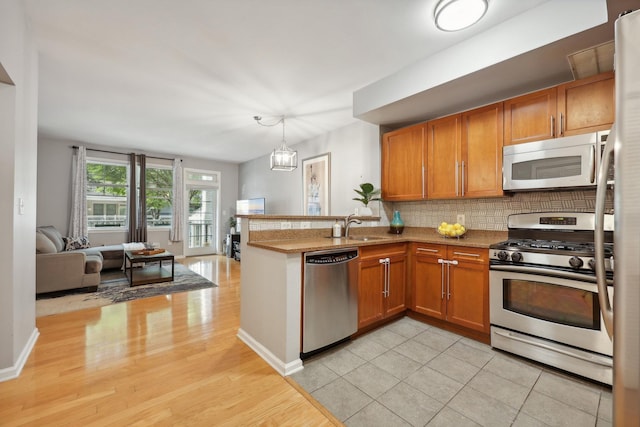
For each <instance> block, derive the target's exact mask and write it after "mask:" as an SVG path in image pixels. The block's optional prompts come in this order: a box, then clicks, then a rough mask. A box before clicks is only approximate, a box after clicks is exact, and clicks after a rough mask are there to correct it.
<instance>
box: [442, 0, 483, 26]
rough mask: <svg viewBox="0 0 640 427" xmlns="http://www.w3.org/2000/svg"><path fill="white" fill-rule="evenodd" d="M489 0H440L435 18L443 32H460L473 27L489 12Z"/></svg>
mask: <svg viewBox="0 0 640 427" xmlns="http://www.w3.org/2000/svg"><path fill="white" fill-rule="evenodd" d="M488 7H489V4H488V2H487V0H440V2H439V3H438V5H437V6H436V10H435V13H434V18H435V21H436V27H438V28H439V29H440V30H442V31H458V30H462V29H465V28H467V27H470V26H472V25H473V24H475V23H476V22H478V21H479V20H480V19H481V18H482V17H483V16H484V14H485V13H486V12H487V8H488Z"/></svg>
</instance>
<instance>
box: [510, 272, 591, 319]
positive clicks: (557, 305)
mask: <svg viewBox="0 0 640 427" xmlns="http://www.w3.org/2000/svg"><path fill="white" fill-rule="evenodd" d="M503 298H504V301H503V307H504V308H505V309H506V310H510V311H514V312H516V313H520V314H523V315H525V316H530V317H535V318H538V319H542V320H547V321H549V322H555V323H560V324H562V325H568V326H577V327H580V328H587V329H594V330H600V305H599V303H598V296H597V295H596V294H595V293H593V292H589V291H584V290H582V289H575V288H569V287H566V286H560V285H551V284H549V283H542V282H535V281H531V280H515V279H505V280H503Z"/></svg>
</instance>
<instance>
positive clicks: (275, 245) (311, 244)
mask: <svg viewBox="0 0 640 427" xmlns="http://www.w3.org/2000/svg"><path fill="white" fill-rule="evenodd" d="M386 230H388V228H384V227H377V228H376V229H374V231H371V229H369V230H367V231H366V233H363V232H361V231H360V230H358V229H357V228H354V229H352V232H351V235H352V236H358V235H366V236H371V237H379V238H378V239H374V240H368V241H362V240H352V239H345V238H344V237H341V238H335V239H334V238H330V237H323V236H315V237H304V238H295V237H292V238H287V239H277V240H276V239H272V240H260V241H249V242H248V243H247V244H248V245H249V246H253V247H257V248H262V249H267V250H272V251H276V252H283V253H297V252H308V251H320V250H326V249H335V248H343V247H354V246H357V247H360V246H373V245H384V244H389V243H432V244H443V245H452V246H468V247H474V248H489V245H491V244H492V243H497V242H501V241H503V240H506V239H507V232H506V231H488V230H468V231H467V233H466V234H465V235H464V236H463V237H462V238H460V239H455V238H453V239H447V238H444V237H442V236H440V235H439V234H438V233H437V232H436V231H435V229H434V228H418V227H409V228H405V230H404V232H403V233H402V234H401V235H394V234H389V233H387V232H386Z"/></svg>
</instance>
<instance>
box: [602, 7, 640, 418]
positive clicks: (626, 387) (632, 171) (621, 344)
mask: <svg viewBox="0 0 640 427" xmlns="http://www.w3.org/2000/svg"><path fill="white" fill-rule="evenodd" d="M615 74H616V77H615V79H616V83H615V84H616V115H615V123H614V126H613V129H612V131H611V133H610V134H609V139H608V141H607V145H606V147H605V150H604V154H603V159H602V161H603V163H605V164H603V168H602V169H601V170H605V171H606V170H608V169H610V165H614V166H613V169H614V172H613V175H614V181H613V182H611V181H609V182H607V181H608V180H607V176H606V174H605V173H603V174H601V176H600V177H599V179H598V191H597V195H596V199H597V203H596V224H597V228H598V230H597V232H596V259H597V266H596V273H597V276H598V282H599V283H598V287H599V291H598V296H599V299H600V305H601V310H602V317H603V320H604V321H605V326H606V327H607V331H608V332H609V334H610V335H612V338H613V423H614V425H615V426H640V10H638V11H635V12H631V13H627V14H625V15H622V16H620V17H619V18H618V19H617V21H616V26H615ZM612 187H613V197H614V203H613V205H614V216H615V231H614V257H615V263H614V285H613V286H614V295H613V303H611V302H610V301H609V300H608V296H607V292H606V291H605V289H606V284H605V282H604V258H603V257H604V251H603V250H602V243H603V234H602V231H601V228H602V227H601V225H602V223H603V220H602V214H603V213H604V200H605V197H606V192H607V191H611V188H612ZM607 188H608V189H609V190H607ZM598 225H599V226H598Z"/></svg>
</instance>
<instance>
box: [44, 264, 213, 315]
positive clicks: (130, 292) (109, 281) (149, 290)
mask: <svg viewBox="0 0 640 427" xmlns="http://www.w3.org/2000/svg"><path fill="white" fill-rule="evenodd" d="M162 268H168V269H170V268H171V267H170V266H166V267H165V266H164V265H163V267H162ZM215 286H217V285H216V284H215V283H213V282H211V281H210V280H207V279H205V278H204V277H202V276H200V275H199V274H197V273H195V272H193V271H191V270H189V269H188V268H187V267H185V266H184V265H182V264H178V263H176V264H175V270H174V280H173V282H162V283H152V284H149V285H140V286H133V287H131V286H129V280H128V279H127V278H126V276H125V275H124V273H123V272H121V271H117V270H116V271H107V272H104V273H102V275H101V282H100V285H98V290H97V291H96V292H86V291H83V290H72V291H64V292H52V293H49V294H40V295H37V297H36V316H37V317H41V316H49V315H51V314H59V313H66V312H69V311H75V310H82V309H83V308H91V307H102V306H105V305H109V304H114V303H118V302H124V301H131V300H134V299H139V298H148V297H153V296H157V295H168V294H172V293H176V292H186V291H194V290H198V289H206V288H211V287H215Z"/></svg>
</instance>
